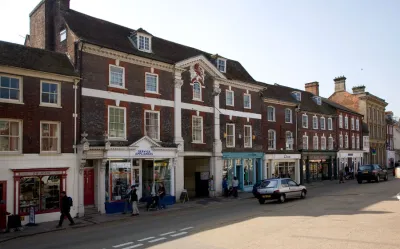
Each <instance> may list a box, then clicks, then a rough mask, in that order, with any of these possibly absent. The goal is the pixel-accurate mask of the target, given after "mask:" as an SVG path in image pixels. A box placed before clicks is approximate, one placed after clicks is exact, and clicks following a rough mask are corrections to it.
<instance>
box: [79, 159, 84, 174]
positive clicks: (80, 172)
mask: <svg viewBox="0 0 400 249" xmlns="http://www.w3.org/2000/svg"><path fill="white" fill-rule="evenodd" d="M85 166H86V160H84V159H82V160H81V163H80V165H79V174H81V175H82V173H83V171H84V169H85Z"/></svg>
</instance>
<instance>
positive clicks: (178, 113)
mask: <svg viewBox="0 0 400 249" xmlns="http://www.w3.org/2000/svg"><path fill="white" fill-rule="evenodd" d="M183 72H184V69H181V68H175V78H174V142H175V143H176V144H178V150H179V152H183V151H184V148H183V146H184V145H183V142H184V141H183V138H182V108H181V103H182V89H181V88H182V85H183V80H182V73H183Z"/></svg>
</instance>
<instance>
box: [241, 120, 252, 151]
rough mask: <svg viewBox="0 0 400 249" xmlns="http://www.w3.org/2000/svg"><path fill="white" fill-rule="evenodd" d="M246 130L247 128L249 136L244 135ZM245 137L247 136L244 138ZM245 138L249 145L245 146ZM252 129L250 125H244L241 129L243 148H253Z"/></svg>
mask: <svg viewBox="0 0 400 249" xmlns="http://www.w3.org/2000/svg"><path fill="white" fill-rule="evenodd" d="M246 128H249V129H250V130H249V134H246ZM246 135H247V136H246ZM246 137H247V138H248V139H249V143H250V144H246ZM252 138H253V127H252V126H251V125H244V129H243V144H244V147H245V148H252V147H253V139H252Z"/></svg>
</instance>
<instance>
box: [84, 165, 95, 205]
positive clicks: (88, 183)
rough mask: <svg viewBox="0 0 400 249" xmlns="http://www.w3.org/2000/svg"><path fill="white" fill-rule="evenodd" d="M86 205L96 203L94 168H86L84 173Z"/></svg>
mask: <svg viewBox="0 0 400 249" xmlns="http://www.w3.org/2000/svg"><path fill="white" fill-rule="evenodd" d="M83 181H84V188H85V189H84V201H83V203H84V205H85V206H92V205H94V168H85V170H84V175H83Z"/></svg>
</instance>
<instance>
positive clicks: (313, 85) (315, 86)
mask: <svg viewBox="0 0 400 249" xmlns="http://www.w3.org/2000/svg"><path fill="white" fill-rule="evenodd" d="M305 89H306V91H307V92H309V93H312V94H314V95H316V96H319V83H318V81H314V82H310V83H306V84H305Z"/></svg>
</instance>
